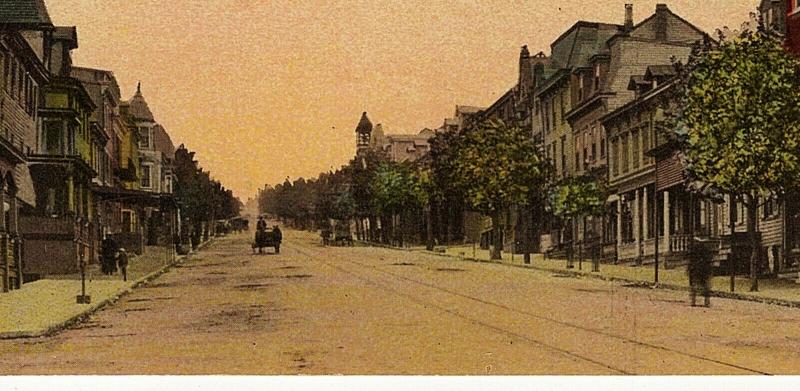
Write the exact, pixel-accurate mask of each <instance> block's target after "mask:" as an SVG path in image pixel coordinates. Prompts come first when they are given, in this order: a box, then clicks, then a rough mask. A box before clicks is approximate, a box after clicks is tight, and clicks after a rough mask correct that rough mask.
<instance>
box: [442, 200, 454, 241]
mask: <svg viewBox="0 0 800 391" xmlns="http://www.w3.org/2000/svg"><path fill="white" fill-rule="evenodd" d="M446 208H447V213H445V215H446V219H445V222H444V227H445V239H444V240H445V242H446V243H452V242H453V206H452V204H449V203H448V205H447V207H446Z"/></svg>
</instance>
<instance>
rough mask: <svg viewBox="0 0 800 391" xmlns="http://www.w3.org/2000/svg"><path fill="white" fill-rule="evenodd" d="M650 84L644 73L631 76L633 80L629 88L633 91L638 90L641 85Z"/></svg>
mask: <svg viewBox="0 0 800 391" xmlns="http://www.w3.org/2000/svg"><path fill="white" fill-rule="evenodd" d="M647 84H650V83H648V82H647V80H645V78H644V76H642V75H634V76H631V81H630V82H629V83H628V89H629V90H631V91H636V90H638V89H639V86H643V85H647Z"/></svg>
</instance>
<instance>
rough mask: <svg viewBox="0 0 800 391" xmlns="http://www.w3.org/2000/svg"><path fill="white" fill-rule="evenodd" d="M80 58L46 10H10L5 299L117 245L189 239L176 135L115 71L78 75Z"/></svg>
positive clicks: (0, 131)
mask: <svg viewBox="0 0 800 391" xmlns="http://www.w3.org/2000/svg"><path fill="white" fill-rule="evenodd" d="M77 48H78V35H77V29H76V28H75V27H61V26H59V27H56V26H54V25H53V23H52V21H51V20H50V17H49V15H48V13H47V8H46V6H45V4H44V1H43V0H13V1H5V2H3V4H2V5H0V75H1V77H2V79H0V91H1V92H0V186H1V187H2V191H0V204H2V205H4V211H5V212H4V213H0V276H2V287H3V290H4V291H7V290H9V289H14V288H18V287H20V286H21V284H22V283H23V282H24V281H28V280H31V279H37V278H40V277H42V276H45V275H53V274H70V273H76V272H78V271H79V270H80V269H81V267H82V266H84V265H87V264H90V263H92V262H94V261H95V260H96V258H97V255H98V252H99V248H98V247H99V246H98V244H99V243H100V241H101V240H102V239H103V238H104V237H106V236H112V237H114V238H116V239H117V241H118V242H119V243H120V244H121V245H122V246H124V247H126V248H130V249H131V250H132V251H133V252H136V253H141V251H142V250H143V249H144V246H145V245H146V244H151V243H158V244H167V245H172V243H173V237H174V236H176V234H175V232H174V231H175V227H178V228H179V225H178V224H177V209H178V208H177V203H176V202H175V200H174V198H173V196H172V192H173V185H174V184H173V182H174V178H173V177H174V174H173V172H172V161H173V159H174V154H175V147H174V145H173V143H172V141H171V139H170V137H169V135H168V134H167V132H166V131H165V130H164V128H163V127H161V126H160V125H158V124H157V123H156V122H155V120H154V119H153V118H152V113H150V110H149V108H148V107H147V103H146V102H145V101H144V98H143V96H142V95H141V90H140V89H139V90H138V91H137V93H136V95H135V96H134V97H133V99H131V100H130V101H128V102H126V101H123V100H122V99H121V93H120V89H119V85H118V84H117V81H116V78H115V77H114V75H113V74H112V73H111V72H110V71H105V70H99V69H91V68H82V67H75V66H73V63H72V51H73V50H75V49H77ZM150 231H155V232H157V233H158V234H155V235H147V234H150Z"/></svg>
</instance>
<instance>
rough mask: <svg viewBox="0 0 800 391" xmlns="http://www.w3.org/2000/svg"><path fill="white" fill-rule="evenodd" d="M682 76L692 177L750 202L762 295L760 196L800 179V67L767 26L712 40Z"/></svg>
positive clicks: (680, 122) (754, 282) (682, 117)
mask: <svg viewBox="0 0 800 391" xmlns="http://www.w3.org/2000/svg"><path fill="white" fill-rule="evenodd" d="M677 69H678V71H679V72H678V73H679V78H678V82H677V83H678V89H677V95H676V96H677V97H678V102H679V105H678V107H679V109H678V110H677V112H676V115H675V116H674V118H673V122H674V124H673V126H675V127H676V129H685V130H686V131H687V137H686V139H685V144H686V145H685V147H686V156H687V160H688V165H687V171H688V173H689V174H690V176H691V177H693V178H694V179H697V180H701V181H703V182H706V183H709V184H711V185H713V186H716V187H717V188H718V189H719V190H721V191H722V192H724V193H726V194H732V195H735V196H737V197H738V198H740V199H741V200H743V201H744V204H745V206H746V207H747V211H748V213H747V222H748V227H747V230H748V233H749V236H750V241H751V247H752V250H753V251H752V254H751V258H750V279H751V287H750V290H751V291H756V290H758V279H757V266H758V251H756V250H757V249H758V247H759V241H758V236H757V232H756V219H757V208H758V205H759V197H760V196H764V195H766V194H769V193H774V194H778V195H780V194H782V193H784V191H785V190H786V189H788V188H790V187H791V186H793V185H794V184H796V183H797V181H798V178H800V164H798V162H800V94H798V91H800V77H799V76H798V75H800V65H799V64H798V60H797V59H795V58H793V57H791V56H790V55H788V54H787V53H786V52H785V51H784V49H783V47H781V42H780V41H779V40H778V39H777V38H775V37H773V36H771V35H770V33H768V32H767V31H766V30H765V29H764V26H763V25H761V26H759V27H758V28H757V29H756V30H755V31H753V30H744V31H742V32H741V33H739V34H737V35H735V36H733V37H732V38H726V37H723V36H722V34H720V42H719V43H718V44H714V43H712V42H711V41H710V40H706V42H704V44H702V45H698V47H697V48H695V50H694V51H693V53H692V55H691V56H690V58H689V60H688V62H687V63H686V64H685V65H683V64H678V66H677Z"/></svg>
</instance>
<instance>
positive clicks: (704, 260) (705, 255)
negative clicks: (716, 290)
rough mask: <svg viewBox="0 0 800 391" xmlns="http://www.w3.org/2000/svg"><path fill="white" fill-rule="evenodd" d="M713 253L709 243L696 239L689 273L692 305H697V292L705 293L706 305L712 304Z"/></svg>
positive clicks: (691, 249) (690, 256) (691, 248)
mask: <svg viewBox="0 0 800 391" xmlns="http://www.w3.org/2000/svg"><path fill="white" fill-rule="evenodd" d="M711 258H712V253H711V250H710V249H709V248H708V246H707V244H706V243H704V242H702V241H700V240H698V239H695V240H694V241H693V242H692V245H691V247H690V249H689V266H688V267H687V268H686V271H687V273H688V274H689V285H690V287H691V296H690V297H691V300H692V307H696V306H697V294H698V293H700V294H702V295H703V300H704V306H706V307H709V306H711V277H712V275H713V273H714V271H713V270H712V265H711V260H712V259H711Z"/></svg>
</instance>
